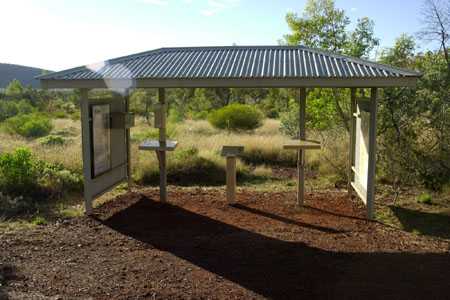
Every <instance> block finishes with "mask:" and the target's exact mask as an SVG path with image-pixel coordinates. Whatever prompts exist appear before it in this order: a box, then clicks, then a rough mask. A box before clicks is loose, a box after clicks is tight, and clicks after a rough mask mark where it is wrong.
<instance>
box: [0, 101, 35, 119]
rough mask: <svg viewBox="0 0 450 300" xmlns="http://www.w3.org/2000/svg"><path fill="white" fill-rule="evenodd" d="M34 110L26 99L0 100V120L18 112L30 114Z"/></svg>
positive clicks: (18, 113)
mask: <svg viewBox="0 0 450 300" xmlns="http://www.w3.org/2000/svg"><path fill="white" fill-rule="evenodd" d="M34 111H36V109H35V107H34V106H33V105H31V104H30V102H29V101H28V100H25V99H24V100H20V101H5V100H2V101H0V122H1V121H4V120H6V119H8V118H12V117H14V116H17V115H20V114H30V113H32V112H34Z"/></svg>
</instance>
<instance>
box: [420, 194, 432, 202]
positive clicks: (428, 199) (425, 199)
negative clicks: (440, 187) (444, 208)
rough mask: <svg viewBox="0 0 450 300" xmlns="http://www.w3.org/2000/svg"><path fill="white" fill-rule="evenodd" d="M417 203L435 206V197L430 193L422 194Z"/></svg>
mask: <svg viewBox="0 0 450 300" xmlns="http://www.w3.org/2000/svg"><path fill="white" fill-rule="evenodd" d="M417 202H418V203H421V204H427V205H431V204H433V197H432V196H431V195H430V194H429V193H422V194H420V195H419V197H417Z"/></svg>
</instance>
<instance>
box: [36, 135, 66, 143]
mask: <svg viewBox="0 0 450 300" xmlns="http://www.w3.org/2000/svg"><path fill="white" fill-rule="evenodd" d="M38 141H39V144H41V145H43V146H62V145H64V144H66V142H67V140H66V139H65V138H64V137H62V136H59V135H53V134H50V135H47V136H44V137H42V138H40V139H39V140H38Z"/></svg>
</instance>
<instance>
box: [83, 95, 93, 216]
mask: <svg viewBox="0 0 450 300" xmlns="http://www.w3.org/2000/svg"><path fill="white" fill-rule="evenodd" d="M88 92H89V90H88V89H81V90H80V97H81V99H80V108H81V140H82V152H83V175H84V208H85V210H86V214H87V215H90V214H92V202H93V195H92V193H91V186H90V185H89V181H90V180H88V179H90V178H91V176H92V174H91V157H90V147H91V140H90V129H89V122H90V120H89V98H88Z"/></svg>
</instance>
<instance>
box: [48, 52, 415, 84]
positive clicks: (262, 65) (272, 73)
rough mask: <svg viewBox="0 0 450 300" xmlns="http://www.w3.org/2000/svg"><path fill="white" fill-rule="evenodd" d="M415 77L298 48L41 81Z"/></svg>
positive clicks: (135, 59) (99, 69)
mask: <svg viewBox="0 0 450 300" xmlns="http://www.w3.org/2000/svg"><path fill="white" fill-rule="evenodd" d="M419 76H420V73H417V72H414V71H409V70H403V69H399V68H395V67H390V66H386V65H382V64H378V63H374V62H370V61H367V60H362V59H357V58H352V57H348V56H343V55H339V54H335V53H330V52H327V51H322V50H317V49H311V48H307V47H303V46H231V47H189V48H161V49H157V50H152V51H148V52H143V53H138V54H134V55H130V56H124V57H120V58H116V59H111V60H108V61H105V62H102V63H99V64H94V65H89V66H83V67H78V68H74V69H70V70H65V71H61V72H55V73H50V74H47V75H43V76H40V77H39V79H41V80H99V79H100V80H101V79H160V80H164V79H176V80H178V79H179V80H182V79H259V78H261V79H296V78H302V79H304V78H324V79H328V78H330V79H331V78H340V79H352V78H383V79H388V78H399V77H419Z"/></svg>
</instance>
